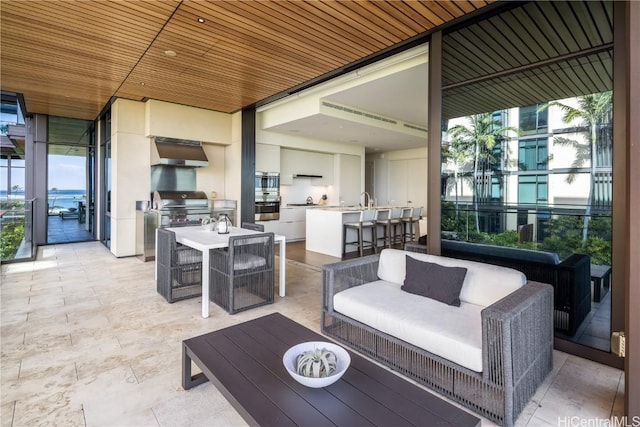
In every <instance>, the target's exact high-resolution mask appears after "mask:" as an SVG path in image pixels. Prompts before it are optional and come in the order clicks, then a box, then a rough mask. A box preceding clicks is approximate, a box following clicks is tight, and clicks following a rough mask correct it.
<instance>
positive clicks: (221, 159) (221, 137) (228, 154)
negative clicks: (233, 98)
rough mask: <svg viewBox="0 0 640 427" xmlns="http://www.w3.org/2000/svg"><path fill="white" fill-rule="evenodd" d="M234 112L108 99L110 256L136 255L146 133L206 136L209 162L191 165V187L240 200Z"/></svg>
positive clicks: (146, 176) (147, 160) (146, 183)
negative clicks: (137, 207)
mask: <svg viewBox="0 0 640 427" xmlns="http://www.w3.org/2000/svg"><path fill="white" fill-rule="evenodd" d="M235 116H236V115H234V117H232V115H230V114H224V113H219V112H215V111H208V110H203V109H200V108H191V107H186V106H184V105H177V104H170V103H167V102H160V101H155V100H150V101H147V102H146V103H143V102H138V101H132V100H127V99H117V100H116V101H115V102H114V103H113V105H112V106H111V119H112V122H111V158H112V174H111V180H112V181H111V252H112V253H113V254H114V255H115V256H118V257H123V256H133V255H135V236H136V230H135V221H136V218H135V217H136V212H135V202H136V201H137V200H148V199H149V196H150V192H151V138H150V136H166V137H172V138H180V139H192V140H199V141H205V142H206V143H204V144H203V149H204V151H205V153H206V154H207V157H208V159H209V166H207V167H205V168H198V169H197V170H196V190H201V191H205V192H206V193H207V194H210V192H211V191H217V192H218V198H236V199H237V200H239V198H240V190H239V186H240V179H239V176H240V170H241V167H240V160H239V159H240V156H239V154H238V155H236V152H237V153H239V152H240V149H239V144H240V143H239V141H240V138H239V137H235V138H234V137H233V136H234V135H239V134H240V131H239V129H240V126H239V120H238V119H237V118H236V117H235ZM236 140H237V142H236ZM228 147H232V148H230V149H229V148H228ZM233 171H235V172H233Z"/></svg>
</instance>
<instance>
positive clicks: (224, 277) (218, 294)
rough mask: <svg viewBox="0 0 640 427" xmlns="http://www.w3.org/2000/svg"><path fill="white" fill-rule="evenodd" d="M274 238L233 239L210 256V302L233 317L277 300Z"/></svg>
mask: <svg viewBox="0 0 640 427" xmlns="http://www.w3.org/2000/svg"><path fill="white" fill-rule="evenodd" d="M274 265H275V251H274V234H273V233H260V234H249V235H241V236H231V237H229V247H228V248H225V249H224V250H223V249H212V250H211V252H210V274H209V298H210V300H211V301H212V302H214V303H216V304H217V305H219V306H220V307H222V308H224V309H225V310H226V311H227V312H229V313H230V314H234V313H237V312H239V311H243V310H248V309H250V308H254V307H259V306H261V305H265V304H272V303H273V299H274V275H275V269H274Z"/></svg>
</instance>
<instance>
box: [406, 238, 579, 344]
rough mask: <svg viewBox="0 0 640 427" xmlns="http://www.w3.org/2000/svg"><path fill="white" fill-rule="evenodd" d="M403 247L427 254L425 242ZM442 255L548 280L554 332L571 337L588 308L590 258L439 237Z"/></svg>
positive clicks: (534, 278)
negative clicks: (551, 296)
mask: <svg viewBox="0 0 640 427" xmlns="http://www.w3.org/2000/svg"><path fill="white" fill-rule="evenodd" d="M405 249H406V250H408V251H413V252H420V253H426V249H427V247H426V245H421V244H418V243H416V242H411V243H407V244H406V245H405ZM441 255H442V256H446V257H451V258H459V259H466V260H469V261H478V262H484V263H488V264H494V265H500V266H503V267H508V268H513V269H515V270H518V271H521V272H523V273H524V274H525V276H527V279H529V280H533V281H536V282H542V283H549V284H551V285H552V286H553V289H554V297H553V300H554V313H553V315H554V326H555V329H556V331H558V332H560V333H563V334H565V335H569V336H573V335H574V334H575V333H576V331H577V329H578V328H579V327H580V325H581V324H582V322H583V321H584V319H585V318H586V317H587V315H588V314H589V312H590V311H591V260H590V258H589V255H584V254H573V255H571V256H569V257H568V258H567V259H565V260H562V261H560V258H559V257H558V254H556V253H554V252H543V251H534V250H530V249H521V248H510V247H503V246H492V245H486V244H482V243H471V242H462V241H457V240H442V242H441Z"/></svg>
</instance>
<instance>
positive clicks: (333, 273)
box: [322, 249, 553, 426]
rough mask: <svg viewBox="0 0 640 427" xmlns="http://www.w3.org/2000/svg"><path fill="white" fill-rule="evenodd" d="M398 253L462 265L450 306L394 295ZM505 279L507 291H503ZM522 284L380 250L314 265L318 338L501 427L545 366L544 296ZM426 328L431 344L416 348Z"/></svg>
mask: <svg viewBox="0 0 640 427" xmlns="http://www.w3.org/2000/svg"><path fill="white" fill-rule="evenodd" d="M407 256H409V257H411V258H414V259H417V260H419V261H427V262H430V263H436V264H439V265H445V266H458V267H463V268H466V269H467V274H466V276H465V278H464V283H463V285H462V290H461V292H460V300H461V305H460V307H452V306H447V305H446V304H442V303H440V302H438V301H435V300H432V299H430V298H426V297H424V296H419V295H414V294H411V293H408V292H405V291H403V290H402V289H401V288H400V284H398V283H397V282H398V281H402V276H403V274H404V271H405V265H406V264H405V262H407V261H405V260H406V257H407ZM390 270H391V271H392V272H391V273H390V272H389V271H390ZM514 273H515V274H516V275H517V276H514ZM514 277H515V280H516V281H519V282H520V283H517V284H516V285H517V286H515V287H512V288H509V287H508V286H507V287H505V286H506V285H505V286H503V284H504V283H506V282H513V281H514ZM425 280H428V277H426V278H425ZM525 282H526V278H524V275H522V274H521V273H519V272H516V271H515V270H511V269H507V268H503V267H497V266H491V265H487V264H481V263H476V262H471V261H463V260H456V259H451V258H445V257H436V256H432V255H427V254H418V253H413V252H408V251H401V250H395V249H384V250H383V251H382V253H379V254H376V255H371V256H367V257H363V258H357V259H352V260H347V261H341V262H338V263H334V264H327V265H324V266H323V287H322V331H323V333H325V334H327V335H329V336H331V337H333V338H335V339H336V340H338V341H340V342H342V343H344V344H346V345H348V346H350V347H352V348H353V349H355V350H357V351H360V352H362V353H364V354H366V355H368V356H370V357H372V358H374V359H375V360H377V361H379V362H381V363H383V364H385V365H386V366H388V367H390V368H391V369H393V370H396V371H398V372H400V373H402V374H404V375H406V376H407V377H409V378H411V379H414V380H416V381H418V382H420V383H421V384H424V385H425V386H427V387H429V388H431V389H433V390H435V391H437V392H439V393H441V394H443V395H445V396H446V397H448V398H450V399H452V400H455V401H457V402H459V403H461V404H462V405H464V406H466V407H468V408H470V409H471V410H473V411H475V412H477V413H479V414H480V415H482V416H484V417H487V418H489V419H491V420H493V421H495V422H497V423H500V424H502V425H507V426H510V425H513V423H514V422H515V420H516V419H517V417H518V415H519V414H520V412H521V411H522V409H523V408H524V406H525V405H526V404H527V402H528V401H529V399H530V398H531V396H532V395H533V393H534V392H535V390H536V389H537V387H538V386H539V385H540V383H541V382H542V381H543V380H544V378H545V377H546V375H547V374H548V373H549V372H550V370H551V368H552V347H553V320H552V310H553V289H552V287H551V286H549V285H547V284H543V283H537V282H526V283H525ZM509 286H511V285H509ZM511 289H515V290H513V291H512V290H511ZM474 299H475V300H474ZM345 301H350V303H349V304H351V305H349V304H345ZM474 303H478V304H474ZM435 310H441V311H440V312H438V314H436V315H434V314H433V313H434V311H435ZM456 310H460V311H456ZM469 310H470V311H469ZM458 313H459V314H458ZM469 315H470V316H469ZM458 316H460V317H461V320H460V322H458V321H457V320H456V319H457V317H458ZM470 321H471V322H473V324H472V325H468V323H469V322H470ZM465 322H466V323H465ZM458 323H459V325H456V324H458ZM452 325H453V326H452ZM461 325H462V326H461ZM425 328H426V332H425ZM434 331H435V334H436V337H435V338H434V339H435V341H431V342H430V343H429V342H426V343H424V344H423V343H421V342H420V339H421V338H420V337H423V336H426V335H431V334H433V333H434ZM442 331H445V332H442ZM468 331H471V332H469V333H468ZM457 334H462V335H463V336H461V337H457V336H456V335H457ZM474 334H477V335H478V336H473V335H474ZM438 335H439V336H438ZM464 335H469V336H464ZM416 337H417V338H416ZM474 340H475V341H474ZM425 347H428V348H425ZM465 354H467V355H471V356H473V357H471V359H469V358H466V355H465ZM474 354H475V356H474ZM460 357H462V359H460ZM478 358H479V359H478ZM451 359H456V361H452V360H451ZM463 364H464V365H466V366H463ZM474 364H475V365H476V366H474Z"/></svg>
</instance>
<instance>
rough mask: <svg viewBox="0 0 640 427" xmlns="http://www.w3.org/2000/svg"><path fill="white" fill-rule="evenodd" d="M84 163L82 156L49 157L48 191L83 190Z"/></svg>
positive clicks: (84, 180) (84, 179)
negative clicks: (54, 189) (54, 188)
mask: <svg viewBox="0 0 640 427" xmlns="http://www.w3.org/2000/svg"><path fill="white" fill-rule="evenodd" d="M86 161H87V160H86V158H85V157H83V156H58V155H49V180H48V187H49V189H52V188H53V187H56V188H57V189H58V190H81V189H84V188H85V187H86V181H87V177H86Z"/></svg>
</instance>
